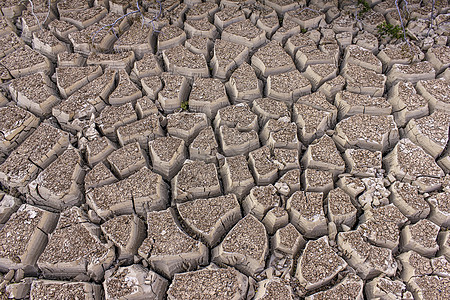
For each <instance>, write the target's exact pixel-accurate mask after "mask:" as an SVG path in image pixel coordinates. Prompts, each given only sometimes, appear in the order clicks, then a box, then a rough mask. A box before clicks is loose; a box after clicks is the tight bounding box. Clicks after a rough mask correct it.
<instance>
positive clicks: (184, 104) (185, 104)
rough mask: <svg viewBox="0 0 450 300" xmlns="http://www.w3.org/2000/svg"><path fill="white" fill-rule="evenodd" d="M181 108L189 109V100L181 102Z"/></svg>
mask: <svg viewBox="0 0 450 300" xmlns="http://www.w3.org/2000/svg"><path fill="white" fill-rule="evenodd" d="M181 109H182V110H188V109H189V101H188V100H186V101H183V102H181Z"/></svg>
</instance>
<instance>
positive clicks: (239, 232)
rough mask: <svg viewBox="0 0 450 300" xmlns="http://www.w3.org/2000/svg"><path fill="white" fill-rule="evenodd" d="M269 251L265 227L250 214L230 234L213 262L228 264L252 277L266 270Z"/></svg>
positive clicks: (214, 254)
mask: <svg viewBox="0 0 450 300" xmlns="http://www.w3.org/2000/svg"><path fill="white" fill-rule="evenodd" d="M268 251H269V242H268V238H267V233H266V229H265V228H264V225H263V224H262V223H261V222H259V221H258V219H256V218H255V217H254V216H253V215H251V214H249V215H247V216H246V217H245V218H243V219H241V220H240V221H239V222H238V223H237V224H236V225H235V226H234V227H233V228H232V229H231V230H230V231H229V232H228V234H227V235H226V236H225V238H224V240H223V241H222V243H220V244H219V245H218V246H217V247H215V248H214V249H213V250H212V253H211V256H212V261H213V262H217V263H226V264H228V265H231V266H234V267H235V268H237V269H238V270H239V271H241V272H242V273H244V274H246V275H248V276H252V275H254V274H256V273H258V272H260V271H262V270H263V269H264V267H265V259H266V256H267V254H268ZM240 262H242V263H240Z"/></svg>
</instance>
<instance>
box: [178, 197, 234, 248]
mask: <svg viewBox="0 0 450 300" xmlns="http://www.w3.org/2000/svg"><path fill="white" fill-rule="evenodd" d="M177 209H178V212H179V214H180V216H181V218H182V219H183V221H184V222H185V223H186V225H187V226H188V227H189V229H190V230H192V231H193V232H194V233H195V234H196V235H198V236H200V237H201V239H202V240H203V241H205V243H206V244H207V245H208V246H210V247H213V246H215V245H217V243H218V242H219V241H220V240H221V238H222V237H223V236H224V235H225V234H226V233H227V232H228V231H229V230H230V229H231V227H233V226H234V225H235V224H236V223H237V222H238V221H239V220H240V219H241V210H240V206H239V202H238V201H237V198H236V196H235V195H234V194H228V195H226V196H218V197H214V198H208V199H197V200H193V201H188V202H184V203H178V204H177ZM206 216H207V217H206Z"/></svg>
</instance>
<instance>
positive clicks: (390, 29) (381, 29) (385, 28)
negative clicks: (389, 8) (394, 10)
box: [377, 22, 403, 39]
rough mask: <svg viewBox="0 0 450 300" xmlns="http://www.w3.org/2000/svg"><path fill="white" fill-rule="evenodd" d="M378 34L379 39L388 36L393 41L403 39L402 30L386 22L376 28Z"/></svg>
mask: <svg viewBox="0 0 450 300" xmlns="http://www.w3.org/2000/svg"><path fill="white" fill-rule="evenodd" d="M377 30H378V34H379V35H380V36H381V37H384V36H386V35H387V36H390V37H391V38H393V39H401V38H403V29H402V27H400V26H399V25H395V26H394V25H392V24H389V23H386V22H383V23H382V24H380V25H378V26H377Z"/></svg>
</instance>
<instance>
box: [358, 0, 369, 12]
mask: <svg viewBox="0 0 450 300" xmlns="http://www.w3.org/2000/svg"><path fill="white" fill-rule="evenodd" d="M358 4H361V5H362V6H364V8H363V9H362V10H361V12H362V13H366V12H368V11H369V10H370V5H369V3H367V1H366V0H358Z"/></svg>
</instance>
